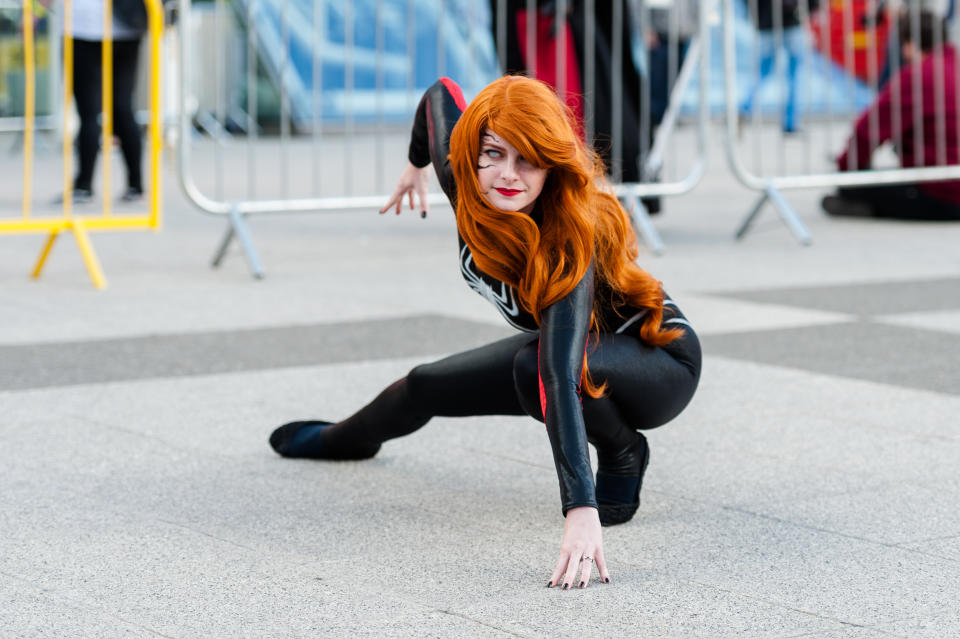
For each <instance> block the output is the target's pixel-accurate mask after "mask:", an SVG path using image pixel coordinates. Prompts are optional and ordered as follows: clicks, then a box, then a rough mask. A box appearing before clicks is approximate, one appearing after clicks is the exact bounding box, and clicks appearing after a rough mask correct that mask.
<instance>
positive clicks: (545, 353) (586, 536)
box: [538, 264, 610, 588]
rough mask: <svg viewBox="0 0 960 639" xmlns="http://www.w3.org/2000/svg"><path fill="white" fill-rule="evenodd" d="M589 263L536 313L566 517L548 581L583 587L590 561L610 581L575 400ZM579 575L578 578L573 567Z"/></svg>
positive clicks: (589, 295) (586, 320)
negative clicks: (564, 292) (578, 277)
mask: <svg viewBox="0 0 960 639" xmlns="http://www.w3.org/2000/svg"><path fill="white" fill-rule="evenodd" d="M594 274H595V270H594V266H593V264H591V265H590V267H589V268H588V269H587V272H586V273H585V274H584V276H583V279H581V280H580V283H579V284H577V286H576V287H575V288H574V289H573V291H571V292H570V294H569V295H567V296H566V297H565V298H563V299H561V300H560V301H558V302H556V303H554V304H552V305H551V306H549V307H548V308H546V309H544V311H543V313H541V316H540V350H539V357H538V359H539V361H538V368H539V373H540V406H541V408H542V409H543V417H544V423H545V424H546V426H547V434H548V436H549V437H550V446H551V448H552V449H553V460H554V463H555V464H556V467H557V477H558V478H559V480H560V500H561V504H562V507H563V514H564V516H565V517H566V523H565V525H564V530H563V541H562V543H561V546H560V556H559V558H558V559H557V563H556V566H555V567H554V569H553V574H552V575H551V576H550V581H549V585H551V586H561V587H564V588H566V587H570V586H573V587H577V586H579V587H581V588H582V587H585V586H586V585H587V584H588V583H589V582H590V572H591V569H592V567H593V566H592V564H591V562H590V561H589V560H587V559H586V558H588V557H589V558H592V559H593V560H595V561H596V563H597V570H598V571H599V573H600V578H601V580H602V581H604V582H609V580H610V575H609V572H608V571H607V566H606V560H605V559H604V556H603V536H602V534H601V531H600V517H599V514H598V512H597V497H596V489H595V487H594V483H593V471H592V470H591V469H590V456H589V452H588V449H587V429H586V425H585V423H584V421H583V407H582V405H581V403H580V377H581V374H582V371H583V358H584V357H585V351H586V346H587V337H588V335H589V330H590V315H591V312H592V311H593V296H594ZM578 571H579V572H580V578H579V580H578V579H577V572H578Z"/></svg>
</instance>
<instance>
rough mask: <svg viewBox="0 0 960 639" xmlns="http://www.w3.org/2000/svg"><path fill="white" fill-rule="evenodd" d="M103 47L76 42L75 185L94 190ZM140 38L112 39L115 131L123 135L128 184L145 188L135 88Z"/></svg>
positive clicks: (99, 44) (137, 187)
mask: <svg viewBox="0 0 960 639" xmlns="http://www.w3.org/2000/svg"><path fill="white" fill-rule="evenodd" d="M101 47H102V43H100V42H99V41H97V42H94V41H89V40H74V41H73V95H74V97H75V98H76V100H77V112H78V114H79V115H80V133H79V135H77V155H78V156H79V170H78V171H77V177H76V179H75V180H74V188H78V189H91V190H92V186H93V169H94V167H95V166H96V163H97V152H98V150H99V148H100V124H99V122H97V118H98V116H99V115H100V110H101V104H100V96H101V85H100V75H101V73H100V71H101V66H100V65H101V60H102V56H101ZM139 50H140V40H115V41H114V42H113V130H114V131H115V132H116V134H117V136H118V137H119V138H120V149H121V150H122V151H123V160H124V162H125V163H126V165H127V185H128V186H129V187H130V188H132V189H138V190H143V180H142V178H141V175H140V173H141V168H140V156H141V154H142V147H143V144H142V143H141V141H140V129H139V127H137V122H136V120H135V119H134V117H133V87H134V85H135V83H136V79H137V78H136V73H137V57H138V54H139Z"/></svg>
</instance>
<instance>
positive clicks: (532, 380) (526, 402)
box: [513, 341, 543, 421]
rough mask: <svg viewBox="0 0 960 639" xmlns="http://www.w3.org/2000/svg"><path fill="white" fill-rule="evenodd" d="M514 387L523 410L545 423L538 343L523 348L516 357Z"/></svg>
mask: <svg viewBox="0 0 960 639" xmlns="http://www.w3.org/2000/svg"><path fill="white" fill-rule="evenodd" d="M513 385H514V388H515V389H516V391H517V399H518V400H519V401H520V406H521V407H522V408H523V410H524V411H525V412H526V413H527V414H528V415H530V416H531V417H533V418H534V419H538V420H540V421H543V410H542V408H541V407H540V368H539V356H538V343H537V342H536V341H534V342H531V343H529V344H527V345H525V346H524V347H522V348H521V349H520V350H519V351H517V354H516V355H515V356H514V358H513Z"/></svg>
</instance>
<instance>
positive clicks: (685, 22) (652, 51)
mask: <svg viewBox="0 0 960 639" xmlns="http://www.w3.org/2000/svg"><path fill="white" fill-rule="evenodd" d="M644 4H645V5H646V6H647V7H649V8H650V18H649V28H648V29H647V32H646V34H645V37H644V40H645V41H646V44H647V54H648V56H649V58H648V59H649V64H650V119H651V122H652V125H653V129H654V131H655V130H656V127H657V126H658V125H659V124H660V122H661V121H662V120H663V116H664V114H665V113H666V112H667V107H668V106H669V104H670V90H671V86H670V80H671V79H674V80H675V79H676V75H677V74H678V73H679V71H680V67H681V66H683V60H684V57H685V56H686V53H687V48H688V47H689V46H690V39H691V38H693V36H694V35H695V34H696V33H697V30H698V29H699V27H700V7H699V4H700V3H699V1H698V0H646V2H645V3H644ZM671 45H672V47H673V51H672V52H671V51H670V49H671ZM671 63H672V64H674V65H676V66H675V68H673V69H671Z"/></svg>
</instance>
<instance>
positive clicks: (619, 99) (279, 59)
mask: <svg viewBox="0 0 960 639" xmlns="http://www.w3.org/2000/svg"><path fill="white" fill-rule="evenodd" d="M702 4H704V3H700V2H698V1H697V0H614V1H612V2H611V1H610V0H551V1H550V2H547V1H545V0H539V1H538V0H494V2H489V1H488V0H484V1H482V2H481V1H478V0H356V1H353V2H330V1H329V0H233V1H232V2H231V3H230V4H229V5H228V4H227V3H226V2H225V1H224V0H215V1H214V2H213V3H210V4H205V5H199V4H197V5H194V4H193V2H191V0H180V18H181V19H180V26H179V31H180V46H179V54H180V58H181V60H182V62H183V64H182V73H181V74H180V90H179V94H180V106H181V109H180V121H179V135H178V138H179V143H178V144H179V163H178V164H179V179H180V184H181V187H182V189H183V191H184V192H185V194H186V196H187V197H188V199H190V200H191V201H192V202H193V203H194V204H195V205H196V206H197V207H198V208H200V209H201V210H202V211H204V212H207V213H210V214H214V215H218V216H222V217H223V218H224V219H225V221H226V225H227V228H226V233H225V235H224V237H223V239H222V241H221V242H220V244H219V247H218V248H217V250H216V252H215V254H214V258H213V266H214V267H216V266H219V265H220V264H221V263H222V261H223V259H224V258H225V255H226V253H227V251H228V249H229V247H230V246H231V244H232V243H233V241H234V239H236V240H237V241H239V243H240V246H241V248H242V251H243V253H244V254H245V256H246V259H247V262H248V265H249V267H250V270H251V272H252V274H253V275H254V276H255V277H261V276H262V275H263V273H264V269H263V265H262V262H261V260H260V258H259V256H258V254H257V251H256V248H255V246H254V242H253V237H252V234H251V232H250V229H249V226H248V224H247V222H246V219H247V217H248V216H250V215H254V214H275V213H281V212H308V211H342V210H344V209H363V208H366V209H370V208H379V207H380V206H382V205H383V204H384V203H385V202H386V201H387V199H388V197H389V195H388V194H389V193H390V192H392V190H393V188H394V183H393V180H394V179H395V176H397V175H399V172H400V169H401V168H402V166H403V164H402V163H405V162H406V144H407V141H408V140H409V131H410V129H409V127H410V123H411V121H412V118H413V114H414V111H415V109H416V105H417V102H418V101H419V98H420V95H421V94H422V92H423V90H424V89H425V88H426V87H427V86H429V85H430V84H432V82H433V81H434V80H435V79H436V78H438V77H441V76H444V75H447V76H450V77H452V78H453V79H454V80H456V81H457V82H458V83H460V84H461V86H463V87H464V91H465V93H466V94H467V98H468V99H469V98H471V97H472V96H473V95H475V94H476V92H478V91H479V90H480V89H481V88H482V87H483V86H485V85H486V84H487V83H488V82H490V81H492V80H493V79H494V78H495V77H497V76H498V75H499V74H500V73H501V72H502V71H503V70H504V69H506V68H507V67H508V65H509V64H510V62H509V61H508V58H509V57H510V55H509V54H510V53H511V51H510V50H509V49H510V47H509V46H508V44H507V40H508V38H507V37H506V35H507V34H508V33H515V34H516V35H515V40H514V41H513V43H512V46H513V55H515V54H516V52H517V51H516V50H517V48H519V49H521V51H522V50H523V48H524V46H525V47H526V51H527V52H534V51H536V52H537V54H536V55H529V56H525V55H524V54H523V53H521V59H522V60H523V61H524V62H525V64H526V67H527V68H525V69H520V70H521V71H525V72H526V73H528V74H529V75H531V76H534V77H541V79H544V81H548V82H551V83H552V84H554V86H555V87H556V88H557V90H558V92H559V93H560V94H561V95H563V94H564V92H565V89H566V87H565V86H564V83H565V81H566V78H567V70H568V68H567V57H566V56H565V49H564V47H566V46H567V45H568V44H569V41H568V39H569V38H570V37H571V35H573V36H574V37H575V38H576V43H578V45H579V46H580V47H581V52H582V55H581V54H578V56H579V58H578V60H579V62H578V64H580V65H583V68H582V69H578V70H579V71H580V81H581V82H582V87H581V93H582V95H583V96H584V102H583V110H584V115H585V116H586V117H585V121H584V126H585V133H586V135H587V136H588V138H590V137H591V136H592V133H593V129H592V127H593V126H594V122H595V121H599V119H598V115H606V116H608V117H607V118H606V119H607V120H609V121H610V123H611V126H610V130H609V140H610V143H609V146H610V149H609V150H610V156H611V165H613V166H614V167H615V168H616V167H623V166H624V164H625V162H629V161H630V160H629V159H628V158H624V150H623V149H624V146H625V144H624V141H625V131H627V123H628V122H629V121H630V120H631V119H632V121H634V122H638V123H639V131H637V132H636V133H635V134H634V135H637V136H638V137H639V138H640V139H639V141H638V142H639V147H640V149H641V153H640V156H639V162H640V166H639V167H638V173H639V178H637V179H634V180H632V181H630V182H618V181H617V180H614V184H613V186H614V189H615V192H616V193H617V195H618V196H619V197H620V198H621V199H622V201H623V202H624V203H625V205H626V207H627V209H628V210H629V211H630V212H631V215H632V218H633V221H634V225H635V228H636V230H637V233H638V236H639V237H640V238H642V239H643V240H645V242H646V243H647V245H648V246H649V247H650V249H651V250H652V251H653V252H654V253H660V252H661V251H662V250H663V248H664V246H663V242H662V240H661V239H660V237H659V235H658V233H657V231H656V229H655V228H654V226H653V224H652V223H651V220H650V217H649V215H648V211H647V209H646V207H645V204H644V200H645V199H646V198H648V197H653V196H672V195H678V194H682V193H686V192H687V191H689V190H691V189H692V188H693V187H694V186H695V185H696V184H697V183H698V182H699V180H700V178H701V176H702V175H703V173H704V171H705V166H706V129H707V123H708V117H709V112H708V101H707V95H706V94H707V90H708V88H707V75H708V73H707V72H708V66H709V46H705V45H704V44H703V43H704V42H705V41H707V40H708V38H707V34H708V30H707V15H706V14H707V10H706V9H705V8H704V9H702V10H700V11H699V12H698V11H697V9H698V6H700V5H702ZM706 4H712V3H706ZM628 5H629V6H628ZM578 11H579V12H580V13H579V14H578V13H577V12H578ZM602 11H607V12H609V14H608V15H606V19H607V20H609V22H605V23H599V24H598V22H597V18H596V16H597V15H600V13H598V12H602ZM518 12H519V14H523V17H518V15H519V14H518ZM527 17H529V18H531V19H527V20H526V21H525V25H524V28H523V29H520V28H519V26H518V25H520V22H521V21H522V20H524V19H525V18H527ZM544 17H545V19H546V22H547V24H546V26H547V28H546V29H542V28H541V27H543V26H544V24H543V23H544ZM514 19H516V22H515V23H514V24H513V25H511V21H513V20H514ZM578 19H579V20H581V22H579V23H577V22H576V21H577V20H578ZM691 20H692V21H693V22H692V26H691V24H690V22H691ZM684 21H686V25H685V23H684ZM550 23H552V25H551V24H550ZM565 23H571V24H572V23H576V24H578V25H579V26H578V27H577V29H578V30H577V31H571V29H568V28H566V24H565ZM604 24H606V25H608V28H607V29H606V31H604V29H603V25H604ZM610 25H612V26H610ZM621 26H624V28H622V29H621ZM658 28H659V30H660V31H659V38H660V39H661V40H662V39H665V40H666V43H665V44H666V46H665V47H664V49H665V51H662V56H661V58H660V59H659V64H660V67H658V70H659V71H660V73H661V74H662V75H663V76H664V79H663V82H662V83H661V85H659V86H657V87H655V86H653V85H652V83H651V81H650V77H651V74H650V73H649V72H647V71H645V69H644V67H645V68H646V69H650V68H651V65H652V64H654V63H657V62H658V61H656V60H653V59H652V56H651V54H650V53H649V52H648V51H647V48H646V47H645V46H644V43H643V42H642V41H639V42H638V39H634V38H631V37H630V35H629V33H630V32H631V30H632V31H633V32H635V33H639V34H650V33H656V32H657V31H656V30H657V29H658ZM684 29H686V31H684ZM521 30H522V33H520V31H521ZM544 34H546V35H544ZM624 34H627V35H624ZM538 38H539V39H541V40H538ZM542 38H552V46H553V57H552V60H553V61H554V62H553V64H552V65H550V66H553V65H555V66H553V68H544V67H543V64H542V63H541V66H540V68H537V60H538V57H539V56H540V55H541V53H543V54H544V55H545V56H546V58H547V59H549V58H550V55H549V54H550V51H549V48H550V47H549V44H544V42H545V41H543V40H542ZM495 43H496V44H495ZM498 45H499V46H498ZM601 47H603V49H601ZM544 49H546V51H545V52H544V51H543V50H544ZM558 52H559V55H558ZM601 60H605V61H606V64H607V65H608V66H607V67H603V66H602V65H601ZM631 63H632V64H634V65H635V66H636V68H637V69H638V70H639V71H638V73H642V74H643V75H641V77H643V78H644V80H643V81H642V82H641V83H640V99H639V103H638V104H635V105H629V106H627V107H625V106H624V96H625V91H626V89H625V87H624V86H623V78H624V77H627V78H629V77H630V75H629V73H628V72H627V71H629V68H628V69H627V71H625V69H624V66H623V65H624V64H631ZM663 67H665V68H663ZM513 70H517V69H513ZM698 72H699V87H698V88H697V91H698V92H699V98H698V99H696V100H690V99H689V96H687V90H688V88H690V87H691V85H692V84H693V83H694V80H695V78H697V77H698ZM604 83H607V85H609V86H608V87H607V88H606V89H603V91H605V92H606V93H605V94H606V96H607V99H608V101H609V103H610V104H609V106H607V107H606V108H608V109H609V110H610V111H609V113H603V114H600V113H598V110H599V109H600V108H601V107H599V106H597V102H596V99H595V98H596V96H597V94H599V93H600V92H601V87H602V86H603V85H604ZM658 89H659V91H660V93H664V92H665V95H658V96H655V95H654V93H656V92H657V90H658ZM654 97H660V98H661V99H662V101H663V102H665V103H666V107H665V108H663V109H662V110H663V112H662V113H661V114H658V117H657V120H658V122H657V123H658V124H659V126H658V127H657V129H656V135H653V136H651V133H652V128H653V120H652V119H651V117H652V116H651V99H652V98H654ZM685 97H686V98H687V99H686V100H685ZM627 109H629V111H628V110H627ZM633 109H636V112H634V111H633ZM684 121H690V122H692V123H693V124H694V125H695V126H693V127H678V126H677V123H678V122H684ZM691 129H692V130H691ZM200 132H202V134H201V133H200ZM678 135H686V138H685V139H684V140H683V143H676V142H675V140H676V136H678ZM627 142H629V140H627ZM681 154H685V155H686V157H684V156H683V155H681ZM681 164H682V165H683V166H680V165H681ZM658 178H659V181H657V180H658ZM430 202H431V203H442V202H445V198H444V196H443V195H442V194H440V193H431V195H430Z"/></svg>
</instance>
